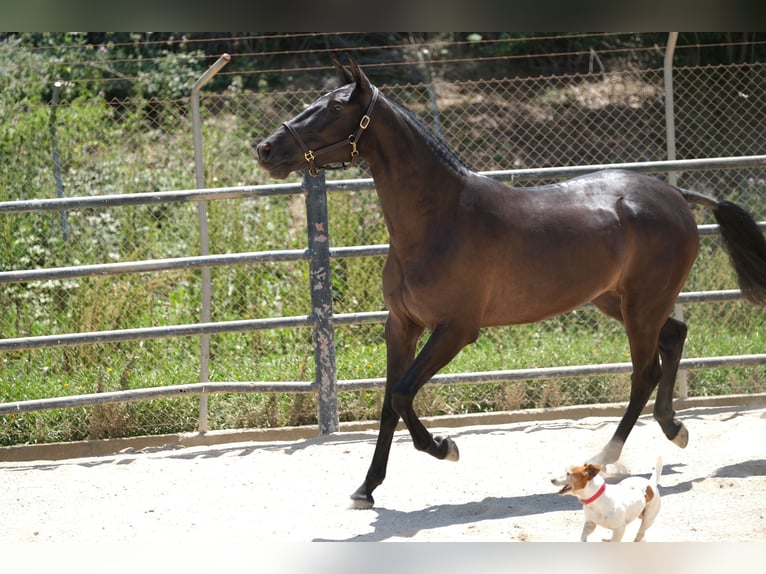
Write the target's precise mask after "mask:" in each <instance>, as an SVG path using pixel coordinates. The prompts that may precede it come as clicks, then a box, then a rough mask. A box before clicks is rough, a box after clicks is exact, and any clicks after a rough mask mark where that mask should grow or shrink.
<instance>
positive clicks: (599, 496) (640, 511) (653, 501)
mask: <svg viewBox="0 0 766 574" xmlns="http://www.w3.org/2000/svg"><path fill="white" fill-rule="evenodd" d="M601 469H602V467H601V465H598V464H590V463H587V464H585V465H583V466H573V467H571V468H570V469H569V471H568V472H567V473H566V475H564V476H563V477H561V478H554V479H551V482H552V483H553V484H554V485H556V486H561V487H562V488H561V490H559V494H571V495H573V496H576V497H577V498H578V499H579V500H580V502H581V503H582V505H583V509H584V510H585V525H584V526H583V529H582V534H581V535H580V540H581V541H582V542H585V541H586V540H587V539H588V536H590V535H591V533H592V532H593V530H594V529H595V528H596V526H597V525H598V526H603V527H604V528H608V529H609V530H611V531H612V538H611V539H605V540H604V541H605V542H619V541H620V540H622V537H623V535H624V534H625V527H626V526H627V525H628V524H629V523H630V522H632V521H633V520H635V519H636V518H638V517H640V518H641V526H640V527H639V529H638V533H637V534H636V538H635V541H636V542H639V541H641V540H643V539H644V534H645V533H646V530H647V528H649V527H650V526H651V525H652V523H653V522H654V519H655V518H657V514H658V513H659V512H660V492H659V490H658V489H657V481H658V479H659V476H660V475H661V474H662V458H661V457H660V458H658V459H657V466H656V467H655V469H654V472H653V473H652V475H651V476H650V477H649V479H648V480H647V479H646V478H642V477H639V476H630V477H628V478H626V479H624V480H623V481H621V482H619V483H617V484H607V483H606V481H605V480H604V478H603V477H602V476H601V475H600V474H599V473H600V472H601Z"/></svg>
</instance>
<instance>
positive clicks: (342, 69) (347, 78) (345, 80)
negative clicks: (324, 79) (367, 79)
mask: <svg viewBox="0 0 766 574" xmlns="http://www.w3.org/2000/svg"><path fill="white" fill-rule="evenodd" d="M332 63H333V65H334V66H335V73H336V74H337V75H338V79H339V80H340V82H341V84H343V85H345V84H351V83H353V82H354V77H353V76H352V75H351V71H350V70H349V69H348V68H347V67H346V66H344V65H343V64H341V63H340V60H338V58H336V57H335V54H333V56H332Z"/></svg>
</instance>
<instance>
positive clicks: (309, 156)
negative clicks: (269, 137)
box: [282, 86, 378, 176]
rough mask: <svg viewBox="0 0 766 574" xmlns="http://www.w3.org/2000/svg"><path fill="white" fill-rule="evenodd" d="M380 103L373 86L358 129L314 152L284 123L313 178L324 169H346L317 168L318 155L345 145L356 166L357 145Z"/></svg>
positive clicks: (342, 165)
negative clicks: (348, 147)
mask: <svg viewBox="0 0 766 574" xmlns="http://www.w3.org/2000/svg"><path fill="white" fill-rule="evenodd" d="M377 101H378V88H376V87H375V86H372V98H371V99H370V105H369V106H367V111H366V112H365V114H364V115H363V116H362V119H361V120H359V125H358V126H357V128H356V131H355V132H354V133H353V134H351V135H350V136H348V137H347V138H346V139H344V140H341V141H339V142H338V143H334V144H330V145H328V146H325V147H323V148H320V149H318V150H316V151H312V150H311V149H309V146H307V145H306V142H304V141H303V138H302V137H301V136H300V134H299V133H298V131H297V130H296V129H295V128H294V127H293V126H292V125H291V124H290V122H289V121H287V122H284V123H283V124H282V125H283V126H285V128H287V131H289V132H290V133H291V134H293V137H294V138H295V139H296V140H297V142H298V144H299V145H300V146H301V147H302V148H303V152H304V153H303V157H304V158H306V161H307V162H308V163H309V174H310V175H311V176H316V175H317V174H318V173H319V170H320V169H322V168H324V169H344V168H346V167H347V166H346V164H344V163H341V164H340V165H337V166H330V165H323V166H317V164H316V158H317V156H318V155H320V154H323V153H326V152H328V151H332V150H334V149H336V148H339V147H342V146H344V145H350V146H351V162H350V163H349V165H354V162H355V161H356V158H357V156H358V155H359V151H358V150H357V149H356V144H357V143H359V137H360V136H361V135H362V132H363V131H364V130H366V129H367V126H369V125H370V122H371V121H372V110H373V108H374V107H375V102H377Z"/></svg>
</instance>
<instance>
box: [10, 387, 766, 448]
mask: <svg viewBox="0 0 766 574" xmlns="http://www.w3.org/2000/svg"><path fill="white" fill-rule="evenodd" d="M626 405H627V403H603V404H594V405H576V406H569V407H555V408H544V409H526V410H515V411H501V412H493V413H476V414H466V415H446V416H437V417H423V421H424V422H425V423H427V426H429V427H432V428H456V427H466V426H482V425H503V424H508V423H515V422H526V421H544V420H556V419H573V420H577V419H582V418H586V417H614V416H621V415H622V414H623V412H624V411H625V407H626ZM653 405H654V403H653V402H650V403H649V404H648V405H647V406H646V408H645V409H644V410H643V411H642V414H651V412H652V407H653ZM674 406H675V409H676V410H677V411H684V410H688V409H694V408H712V407H748V408H752V407H763V406H766V393H758V394H751V395H723V396H718V397H694V398H687V399H676V400H675V402H674ZM377 428H378V421H360V422H344V423H340V430H339V431H338V434H340V433H350V432H360V431H374V430H377ZM398 428H399V429H404V425H403V424H402V423H400V424H399V427H398ZM317 436H319V435H318V430H317V427H316V426H300V427H280V428H267V429H235V430H220V431H209V432H206V433H179V434H163V435H152V436H139V437H127V438H114V439H101V440H86V441H74V442H64V443H47V444H33V445H14V446H6V447H0V463H1V462H24V461H32V460H64V459H70V458H84V457H95V456H107V455H114V454H118V453H120V452H122V451H125V450H128V451H129V452H134V451H140V450H142V449H146V448H170V447H179V446H180V447H195V446H215V445H220V444H228V443H238V442H278V441H295V440H305V439H309V438H316V437H317Z"/></svg>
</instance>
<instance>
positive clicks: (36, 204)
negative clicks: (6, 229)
mask: <svg viewBox="0 0 766 574" xmlns="http://www.w3.org/2000/svg"><path fill="white" fill-rule="evenodd" d="M302 192H303V187H302V184H301V183H279V184H270V185H243V186H236V187H211V188H205V189H188V190H171V191H156V192H146V193H115V194H109V195H94V196H90V197H57V198H49V199H27V200H16V201H0V213H23V212H28V211H62V210H71V209H87V208H105V207H123V206H129V205H150V204H154V203H181V202H189V201H214V200H219V199H244V198H248V197H268V196H274V195H294V194H299V193H302Z"/></svg>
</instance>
